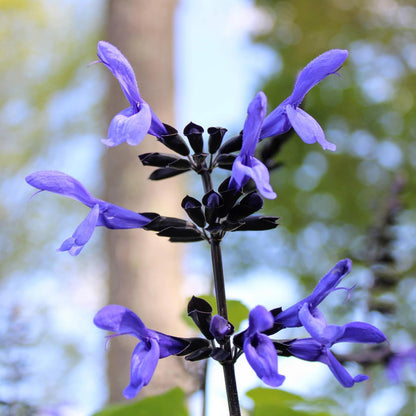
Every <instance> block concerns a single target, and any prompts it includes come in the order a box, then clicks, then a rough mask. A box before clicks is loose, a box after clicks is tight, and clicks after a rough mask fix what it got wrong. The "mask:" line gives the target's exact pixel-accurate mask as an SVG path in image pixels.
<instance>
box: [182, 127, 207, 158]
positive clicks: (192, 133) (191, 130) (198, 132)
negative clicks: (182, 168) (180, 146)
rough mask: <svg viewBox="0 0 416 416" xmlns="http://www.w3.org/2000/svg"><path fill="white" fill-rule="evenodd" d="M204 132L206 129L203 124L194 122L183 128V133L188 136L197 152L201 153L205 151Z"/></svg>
mask: <svg viewBox="0 0 416 416" xmlns="http://www.w3.org/2000/svg"><path fill="white" fill-rule="evenodd" d="M203 132H204V129H203V128H202V127H201V126H198V124H195V123H192V122H190V123H189V124H188V125H187V126H186V127H185V128H184V129H183V134H184V135H185V136H186V137H187V138H188V141H189V144H190V145H191V147H192V150H193V151H194V152H195V154H201V153H203V151H204V140H203V138H202V133H203Z"/></svg>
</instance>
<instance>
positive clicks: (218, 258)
mask: <svg viewBox="0 0 416 416" xmlns="http://www.w3.org/2000/svg"><path fill="white" fill-rule="evenodd" d="M199 173H200V175H201V178H202V183H203V186H204V192H205V193H207V192H209V191H211V190H212V189H213V187H212V180H211V175H210V172H209V170H208V169H206V168H205V169H202V170H201V171H200V172H199ZM220 244H221V242H220V240H219V239H216V238H215V237H212V236H211V239H210V246H211V260H212V270H213V273H214V289H215V297H216V301H217V310H218V314H219V315H220V316H222V317H223V318H225V319H227V320H228V312H227V297H226V294H225V283H224V270H223V266H222V255H221V245H220ZM223 348H224V349H225V350H226V351H228V352H229V353H230V354H231V345H230V341H227V342H226V343H225V344H224V345H223ZM223 371H224V381H225V389H226V392H227V399H228V410H229V412H230V416H240V415H241V412H240V403H239V400H238V392H237V382H236V379H235V372H234V363H233V362H228V363H223Z"/></svg>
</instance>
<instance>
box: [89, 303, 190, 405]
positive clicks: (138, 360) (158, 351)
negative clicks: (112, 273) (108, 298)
mask: <svg viewBox="0 0 416 416" xmlns="http://www.w3.org/2000/svg"><path fill="white" fill-rule="evenodd" d="M94 324H95V325H96V326H98V328H101V329H105V330H107V331H113V332H116V334H115V335H113V337H114V336H118V335H133V336H134V337H136V338H138V339H139V340H140V342H139V343H138V344H137V346H136V348H135V349H134V351H133V354H132V356H131V367H130V384H129V385H128V386H127V387H126V388H125V390H124V392H123V395H124V397H125V398H126V399H132V398H133V397H135V396H136V395H137V394H138V393H139V391H140V390H141V388H142V387H144V386H147V385H148V384H149V382H150V380H151V378H152V376H153V373H154V372H155V369H156V366H157V363H158V361H159V359H160V358H165V357H168V356H169V355H175V354H178V353H180V352H181V351H183V350H184V349H185V348H186V347H187V346H188V344H189V343H188V342H187V341H186V340H182V339H180V338H176V337H171V336H169V335H165V334H162V333H160V332H157V331H153V330H152V329H149V328H146V326H145V325H144V323H143V322H142V321H141V319H140V318H139V317H138V316H137V315H136V314H135V313H134V312H132V311H131V310H129V309H127V308H125V307H123V306H119V305H108V306H105V307H104V308H102V309H101V310H100V311H98V312H97V314H96V315H95V317H94Z"/></svg>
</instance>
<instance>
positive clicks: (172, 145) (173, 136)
mask: <svg viewBox="0 0 416 416" xmlns="http://www.w3.org/2000/svg"><path fill="white" fill-rule="evenodd" d="M164 126H165V127H166V130H167V131H168V134H164V135H162V136H161V137H160V138H158V140H159V141H160V142H161V143H163V144H164V145H165V146H166V147H167V148H169V149H171V150H173V151H174V152H176V153H179V154H180V155H182V156H188V155H189V154H190V150H189V147H188V145H187V144H186V142H185V140H184V139H183V138H182V137H181V135H180V134H179V133H178V131H177V130H176V129H175V128H173V127H171V126H169V125H167V124H164Z"/></svg>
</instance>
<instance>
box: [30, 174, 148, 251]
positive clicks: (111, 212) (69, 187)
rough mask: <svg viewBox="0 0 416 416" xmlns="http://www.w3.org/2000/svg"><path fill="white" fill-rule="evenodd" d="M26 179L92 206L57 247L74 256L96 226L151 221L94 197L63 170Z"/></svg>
mask: <svg viewBox="0 0 416 416" xmlns="http://www.w3.org/2000/svg"><path fill="white" fill-rule="evenodd" d="M26 182H27V183H28V184H29V185H31V186H33V187H35V188H37V189H40V191H49V192H54V193H56V194H60V195H63V196H66V197H68V198H72V199H76V200H77V201H80V202H82V203H83V204H84V205H86V206H87V207H89V208H91V211H90V213H89V214H88V215H87V217H86V218H85V219H84V220H83V221H82V222H81V224H80V225H79V226H78V227H77V229H76V230H75V232H74V234H72V236H71V237H69V238H68V239H66V240H65V241H64V242H63V243H62V245H61V247H60V248H59V249H58V250H59V251H68V252H69V254H71V255H72V256H77V255H78V254H79V253H80V252H81V250H82V249H83V247H84V246H85V244H87V242H88V241H89V239H90V238H91V236H92V233H93V232H94V229H95V227H98V226H105V227H107V228H110V229H125V228H142V227H144V226H145V225H146V224H148V223H149V222H150V219H148V218H146V217H144V216H143V215H140V214H137V213H136V212H133V211H130V210H128V209H125V208H121V207H118V206H117V205H113V204H110V203H109V202H105V201H103V200H101V199H98V198H95V197H93V196H92V195H91V194H90V193H89V192H88V191H87V190H86V189H85V188H84V187H83V186H82V184H81V183H80V182H79V181H77V180H76V179H74V178H72V177H71V176H69V175H66V174H65V173H62V172H57V171H39V172H34V173H32V174H30V175H29V176H27V177H26Z"/></svg>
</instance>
